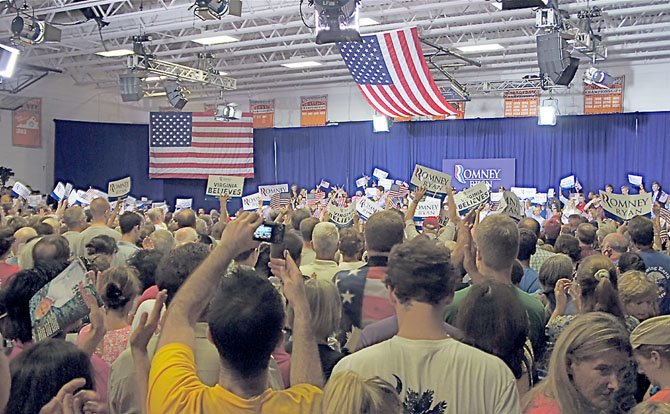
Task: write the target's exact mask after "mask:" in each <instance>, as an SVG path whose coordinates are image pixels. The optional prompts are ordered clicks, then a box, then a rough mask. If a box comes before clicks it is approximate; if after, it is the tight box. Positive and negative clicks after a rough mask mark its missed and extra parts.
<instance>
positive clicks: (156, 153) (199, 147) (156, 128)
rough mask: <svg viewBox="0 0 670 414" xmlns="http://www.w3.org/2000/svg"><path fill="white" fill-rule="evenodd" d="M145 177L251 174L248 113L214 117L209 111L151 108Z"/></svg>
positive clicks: (245, 175)
mask: <svg viewBox="0 0 670 414" xmlns="http://www.w3.org/2000/svg"><path fill="white" fill-rule="evenodd" d="M149 136H150V144H149V177H150V178H207V177H208V176H209V175H235V176H241V177H253V176H254V135H253V127H252V119H251V115H250V114H247V113H245V114H244V115H243V117H242V119H240V120H236V121H229V122H221V121H215V120H214V117H213V116H212V114H211V113H209V112H152V113H151V116H150V132H149Z"/></svg>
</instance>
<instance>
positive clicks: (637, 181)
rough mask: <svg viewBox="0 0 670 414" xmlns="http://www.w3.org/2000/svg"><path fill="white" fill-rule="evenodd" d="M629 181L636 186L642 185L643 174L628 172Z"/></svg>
mask: <svg viewBox="0 0 670 414" xmlns="http://www.w3.org/2000/svg"><path fill="white" fill-rule="evenodd" d="M628 182H629V183H631V184H632V185H634V186H636V187H640V186H642V176H641V175H635V174H628Z"/></svg>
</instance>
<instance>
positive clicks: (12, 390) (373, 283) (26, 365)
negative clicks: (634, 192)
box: [0, 183, 670, 414]
mask: <svg viewBox="0 0 670 414" xmlns="http://www.w3.org/2000/svg"><path fill="white" fill-rule="evenodd" d="M395 190H396V191H394V192H389V191H387V190H385V189H384V188H383V187H379V188H377V190H376V191H373V192H374V194H370V192H369V194H368V195H370V196H371V197H372V201H373V202H374V203H376V204H377V205H378V207H379V211H377V212H375V213H374V214H372V215H370V216H369V217H367V218H366V219H363V218H360V217H359V216H358V215H355V216H354V219H353V220H352V222H351V223H348V224H346V225H342V224H341V223H338V224H335V223H334V222H332V221H331V220H330V214H329V212H328V211H329V209H328V208H327V206H328V205H329V204H336V205H340V206H347V205H349V204H350V203H354V202H356V200H357V198H360V197H364V196H365V195H364V194H362V193H360V194H352V195H348V194H347V193H346V192H345V191H344V190H342V189H332V190H330V191H329V192H328V193H327V194H326V193H322V194H319V191H320V190H318V189H316V190H312V191H307V190H304V189H299V188H298V187H297V186H292V188H291V202H290V204H289V205H286V206H283V205H282V206H280V208H279V209H277V208H274V209H273V208H272V207H270V206H264V205H262V203H261V205H259V208H258V210H257V211H242V210H240V211H237V212H229V211H228V209H227V205H228V203H227V202H228V197H227V196H224V197H221V199H220V208H219V209H218V210H211V211H210V212H206V211H204V210H203V209H200V210H193V209H182V210H179V211H175V212H169V211H166V209H164V208H160V207H156V208H151V209H137V210H134V211H130V210H129V211H122V208H124V203H121V202H117V203H115V204H114V205H113V206H112V205H110V203H109V201H108V200H107V199H105V198H96V199H94V200H92V201H91V202H90V205H87V206H81V205H72V206H67V203H63V202H58V203H54V204H53V205H46V204H44V205H39V206H35V207H29V206H27V205H26V204H25V202H24V201H22V200H21V199H20V198H15V197H14V196H12V194H11V193H10V191H9V189H4V190H3V194H2V199H1V200H0V207H1V208H0V333H1V334H2V341H1V345H2V349H0V413H1V412H5V413H8V414H15V413H30V414H33V413H34V414H37V413H40V414H51V413H68V414H69V413H105V414H106V413H110V414H133V413H136V414H142V413H150V414H159V413H160V414H165V413H219V412H220V413H273V414H274V413H327V414H361V413H366V414H389V413H390V414H392V413H403V414H444V413H464V414H479V413H501V414H514V413H526V414H585V413H603V414H605V413H607V414H619V413H622V414H623V413H634V414H652V413H656V414H667V413H670V296H669V295H670V292H669V291H670V256H669V255H668V252H667V251H666V249H670V243H668V240H667V227H668V224H669V223H667V222H666V221H665V220H666V217H670V216H666V215H665V211H666V210H665V202H667V201H668V200H667V195H665V193H663V192H662V190H661V187H660V185H659V184H658V183H654V184H653V185H652V198H653V201H654V209H653V212H652V214H651V217H643V216H636V217H633V218H632V219H630V220H627V221H624V220H620V219H610V218H608V217H607V214H606V213H605V211H604V210H603V208H602V206H601V205H600V200H599V198H598V197H597V196H596V194H595V193H588V194H587V195H586V196H584V195H583V194H581V193H578V192H577V193H574V194H566V195H565V197H563V196H561V197H559V198H558V199H550V200H548V202H547V203H546V204H544V205H534V204H533V203H532V202H530V201H524V200H519V198H518V197H517V195H515V194H514V193H512V192H510V191H504V189H501V192H502V193H503V194H502V196H501V197H502V201H504V202H501V203H500V204H497V203H495V204H492V203H486V204H484V205H480V206H479V207H477V208H473V209H471V210H470V211H468V212H467V213H465V214H464V215H459V212H458V211H457V208H456V201H455V195H454V190H452V189H451V188H450V189H448V191H447V195H446V197H445V202H444V206H443V209H442V211H441V213H440V215H439V216H435V217H427V218H423V219H422V220H421V221H422V223H416V222H415V217H414V216H415V214H416V211H417V206H418V204H419V202H420V200H422V199H423V198H424V196H425V195H426V190H425V189H423V188H417V189H415V190H414V191H412V192H410V191H409V189H405V190H406V191H397V190H398V189H397V188H396V189H395ZM622 190H623V189H622ZM642 190H643V189H642ZM607 191H613V189H612V188H608V189H607ZM275 207H277V206H275ZM264 222H265V223H269V222H274V223H276V224H282V225H283V226H284V227H285V231H284V236H283V239H282V240H281V241H277V242H276V243H267V242H259V241H257V240H256V239H255V238H254V233H255V231H256V229H257V228H258V227H259V226H260V225H261V224H263V223H264ZM75 261H81V264H82V266H85V268H86V270H87V273H86V278H87V280H88V281H89V282H90V286H91V289H92V290H93V291H95V294H92V293H90V291H89V290H87V289H86V288H83V287H81V286H80V287H79V289H78V290H77V292H74V293H73V294H75V295H80V296H81V297H82V300H83V301H84V302H85V303H86V306H87V308H85V309H86V313H87V315H86V316H85V317H84V318H83V319H82V320H79V321H77V322H75V323H73V324H71V325H69V326H66V327H62V328H60V329H58V330H57V331H56V332H55V333H54V334H53V335H50V337H49V338H47V339H41V340H38V336H37V334H36V331H35V330H34V328H35V327H34V320H35V313H37V312H42V311H44V309H42V308H40V307H39V306H38V307H37V308H36V307H35V305H34V303H33V304H31V300H32V299H33V298H34V296H35V295H36V294H37V293H38V292H39V291H40V290H41V289H42V288H43V287H44V286H46V285H47V284H49V282H51V281H53V280H54V279H55V278H56V277H59V275H63V273H64V271H65V270H66V269H68V268H69V266H71V264H72V263H73V262H75ZM82 274H83V273H82Z"/></svg>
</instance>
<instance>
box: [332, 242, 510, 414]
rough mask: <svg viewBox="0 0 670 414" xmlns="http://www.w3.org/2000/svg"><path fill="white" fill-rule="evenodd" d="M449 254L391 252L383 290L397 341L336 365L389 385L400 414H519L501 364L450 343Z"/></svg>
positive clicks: (420, 247) (429, 247)
mask: <svg viewBox="0 0 670 414" xmlns="http://www.w3.org/2000/svg"><path fill="white" fill-rule="evenodd" d="M449 257H450V255H449V251H448V250H447V249H446V248H445V247H444V246H440V245H438V243H436V242H435V241H431V240H428V239H427V238H425V237H416V238H414V239H412V240H410V241H408V242H405V243H404V244H402V245H398V246H395V247H394V248H393V250H392V251H391V255H390V257H389V261H388V270H387V278H386V284H387V286H388V289H389V296H390V299H391V301H392V302H393V304H394V306H395V309H396V313H397V316H398V326H399V329H398V334H397V335H396V336H394V337H393V338H391V339H389V340H387V341H384V342H381V343H379V344H376V345H373V346H370V347H368V348H365V349H363V350H361V351H358V352H356V353H354V354H352V355H349V356H347V357H345V358H344V359H342V360H341V361H340V362H339V363H338V364H337V365H336V366H335V368H334V369H333V375H334V374H336V373H337V372H341V371H345V370H353V371H356V372H358V373H359V374H360V375H362V376H363V377H364V378H370V377H373V376H379V377H381V378H382V379H384V380H386V381H388V382H389V383H391V384H393V385H394V386H395V388H396V389H397V390H398V392H399V394H400V399H401V400H402V401H403V405H404V412H419V411H421V410H423V411H422V412H427V411H428V410H432V411H431V412H435V413H501V414H502V413H504V414H515V413H520V408H519V394H518V392H517V388H516V381H515V379H514V376H513V375H512V372H511V371H510V370H509V368H508V367H507V366H506V365H505V363H503V362H502V360H500V359H498V358H497V357H494V356H492V355H489V354H487V353H485V352H483V351H480V350H478V349H476V348H473V347H471V346H469V345H465V344H463V343H461V342H459V341H457V340H455V339H453V338H451V337H450V336H449V335H448V334H447V333H446V331H445V329H444V321H443V319H442V312H443V309H444V307H445V306H446V305H447V304H448V303H449V302H450V301H451V299H452V297H453V293H454V284H455V272H454V270H453V269H452V267H451V263H450V258H449Z"/></svg>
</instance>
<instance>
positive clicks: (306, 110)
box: [300, 95, 328, 127]
mask: <svg viewBox="0 0 670 414" xmlns="http://www.w3.org/2000/svg"><path fill="white" fill-rule="evenodd" d="M327 113H328V95H319V96H301V97H300V126H303V127H308V126H325V125H326V116H327Z"/></svg>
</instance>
